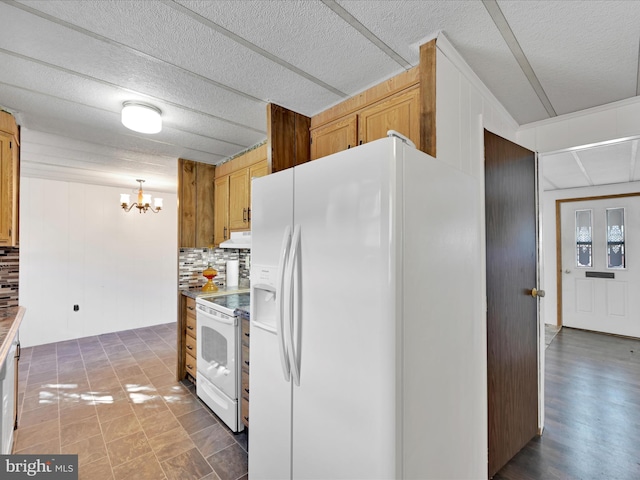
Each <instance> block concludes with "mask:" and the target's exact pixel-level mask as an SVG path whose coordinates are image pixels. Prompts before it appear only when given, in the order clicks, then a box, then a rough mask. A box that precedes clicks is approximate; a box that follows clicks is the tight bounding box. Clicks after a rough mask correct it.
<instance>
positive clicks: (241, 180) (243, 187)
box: [229, 168, 249, 230]
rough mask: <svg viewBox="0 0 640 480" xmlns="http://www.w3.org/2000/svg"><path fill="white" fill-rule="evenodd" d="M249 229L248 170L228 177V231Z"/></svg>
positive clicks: (244, 169) (239, 171) (245, 169)
mask: <svg viewBox="0 0 640 480" xmlns="http://www.w3.org/2000/svg"><path fill="white" fill-rule="evenodd" d="M248 228H249V169H248V168H243V169H242V170H238V171H237V172H233V173H232V174H230V175H229V229H230V230H243V229H248Z"/></svg>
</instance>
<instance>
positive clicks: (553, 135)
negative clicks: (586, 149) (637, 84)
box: [517, 97, 640, 154]
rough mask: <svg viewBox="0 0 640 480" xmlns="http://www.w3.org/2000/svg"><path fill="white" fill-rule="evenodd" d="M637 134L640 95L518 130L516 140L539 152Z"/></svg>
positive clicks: (639, 118) (639, 126)
mask: <svg viewBox="0 0 640 480" xmlns="http://www.w3.org/2000/svg"><path fill="white" fill-rule="evenodd" d="M637 135H640V97H634V98H630V99H628V100H622V101H620V102H615V103H610V104H608V105H603V106H600V107H595V108H590V109H588V110H582V111H580V112H576V113H571V114H568V115H561V116H559V117H555V118H552V119H549V120H543V121H540V122H535V123H529V124H527V125H523V126H521V127H520V129H519V130H518V134H517V138H518V143H520V144H521V145H524V146H525V147H527V148H530V149H531V150H535V151H537V152H538V153H541V154H542V153H548V152H553V151H556V150H564V149H566V148H572V147H578V146H582V145H590V144H593V143H599V142H605V141H609V140H617V139H621V138H627V137H634V136H637Z"/></svg>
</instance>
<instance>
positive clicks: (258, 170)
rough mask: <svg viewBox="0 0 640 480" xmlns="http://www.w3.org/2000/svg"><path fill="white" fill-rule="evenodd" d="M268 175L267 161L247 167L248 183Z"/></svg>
mask: <svg viewBox="0 0 640 480" xmlns="http://www.w3.org/2000/svg"><path fill="white" fill-rule="evenodd" d="M268 173H269V165H268V164H267V160H263V161H261V162H258V163H256V164H255V165H251V166H250V167H249V181H251V179H253V178H258V177H264V176H265V175H267V174H268Z"/></svg>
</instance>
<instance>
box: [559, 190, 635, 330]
mask: <svg viewBox="0 0 640 480" xmlns="http://www.w3.org/2000/svg"><path fill="white" fill-rule="evenodd" d="M625 197H640V192H631V193H616V194H612V195H594V196H589V197H576V198H560V199H558V200H556V296H557V299H556V300H557V301H556V304H557V312H556V326H558V327H561V326H562V218H561V215H562V210H561V209H562V204H563V203H571V202H583V201H589V200H611V199H614V198H625Z"/></svg>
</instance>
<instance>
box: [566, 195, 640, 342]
mask: <svg viewBox="0 0 640 480" xmlns="http://www.w3.org/2000/svg"><path fill="white" fill-rule="evenodd" d="M607 218H609V220H607ZM561 232H562V236H561V243H562V245H561V248H562V323H563V325H565V326H567V327H574V328H583V329H586V330H594V331H599V332H606V333H613V334H618V335H627V336H632V337H640V297H639V296H638V294H637V292H638V291H639V288H640V265H639V259H640V197H638V196H635V197H618V198H603V199H591V200H582V201H571V202H563V203H562V206H561Z"/></svg>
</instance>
